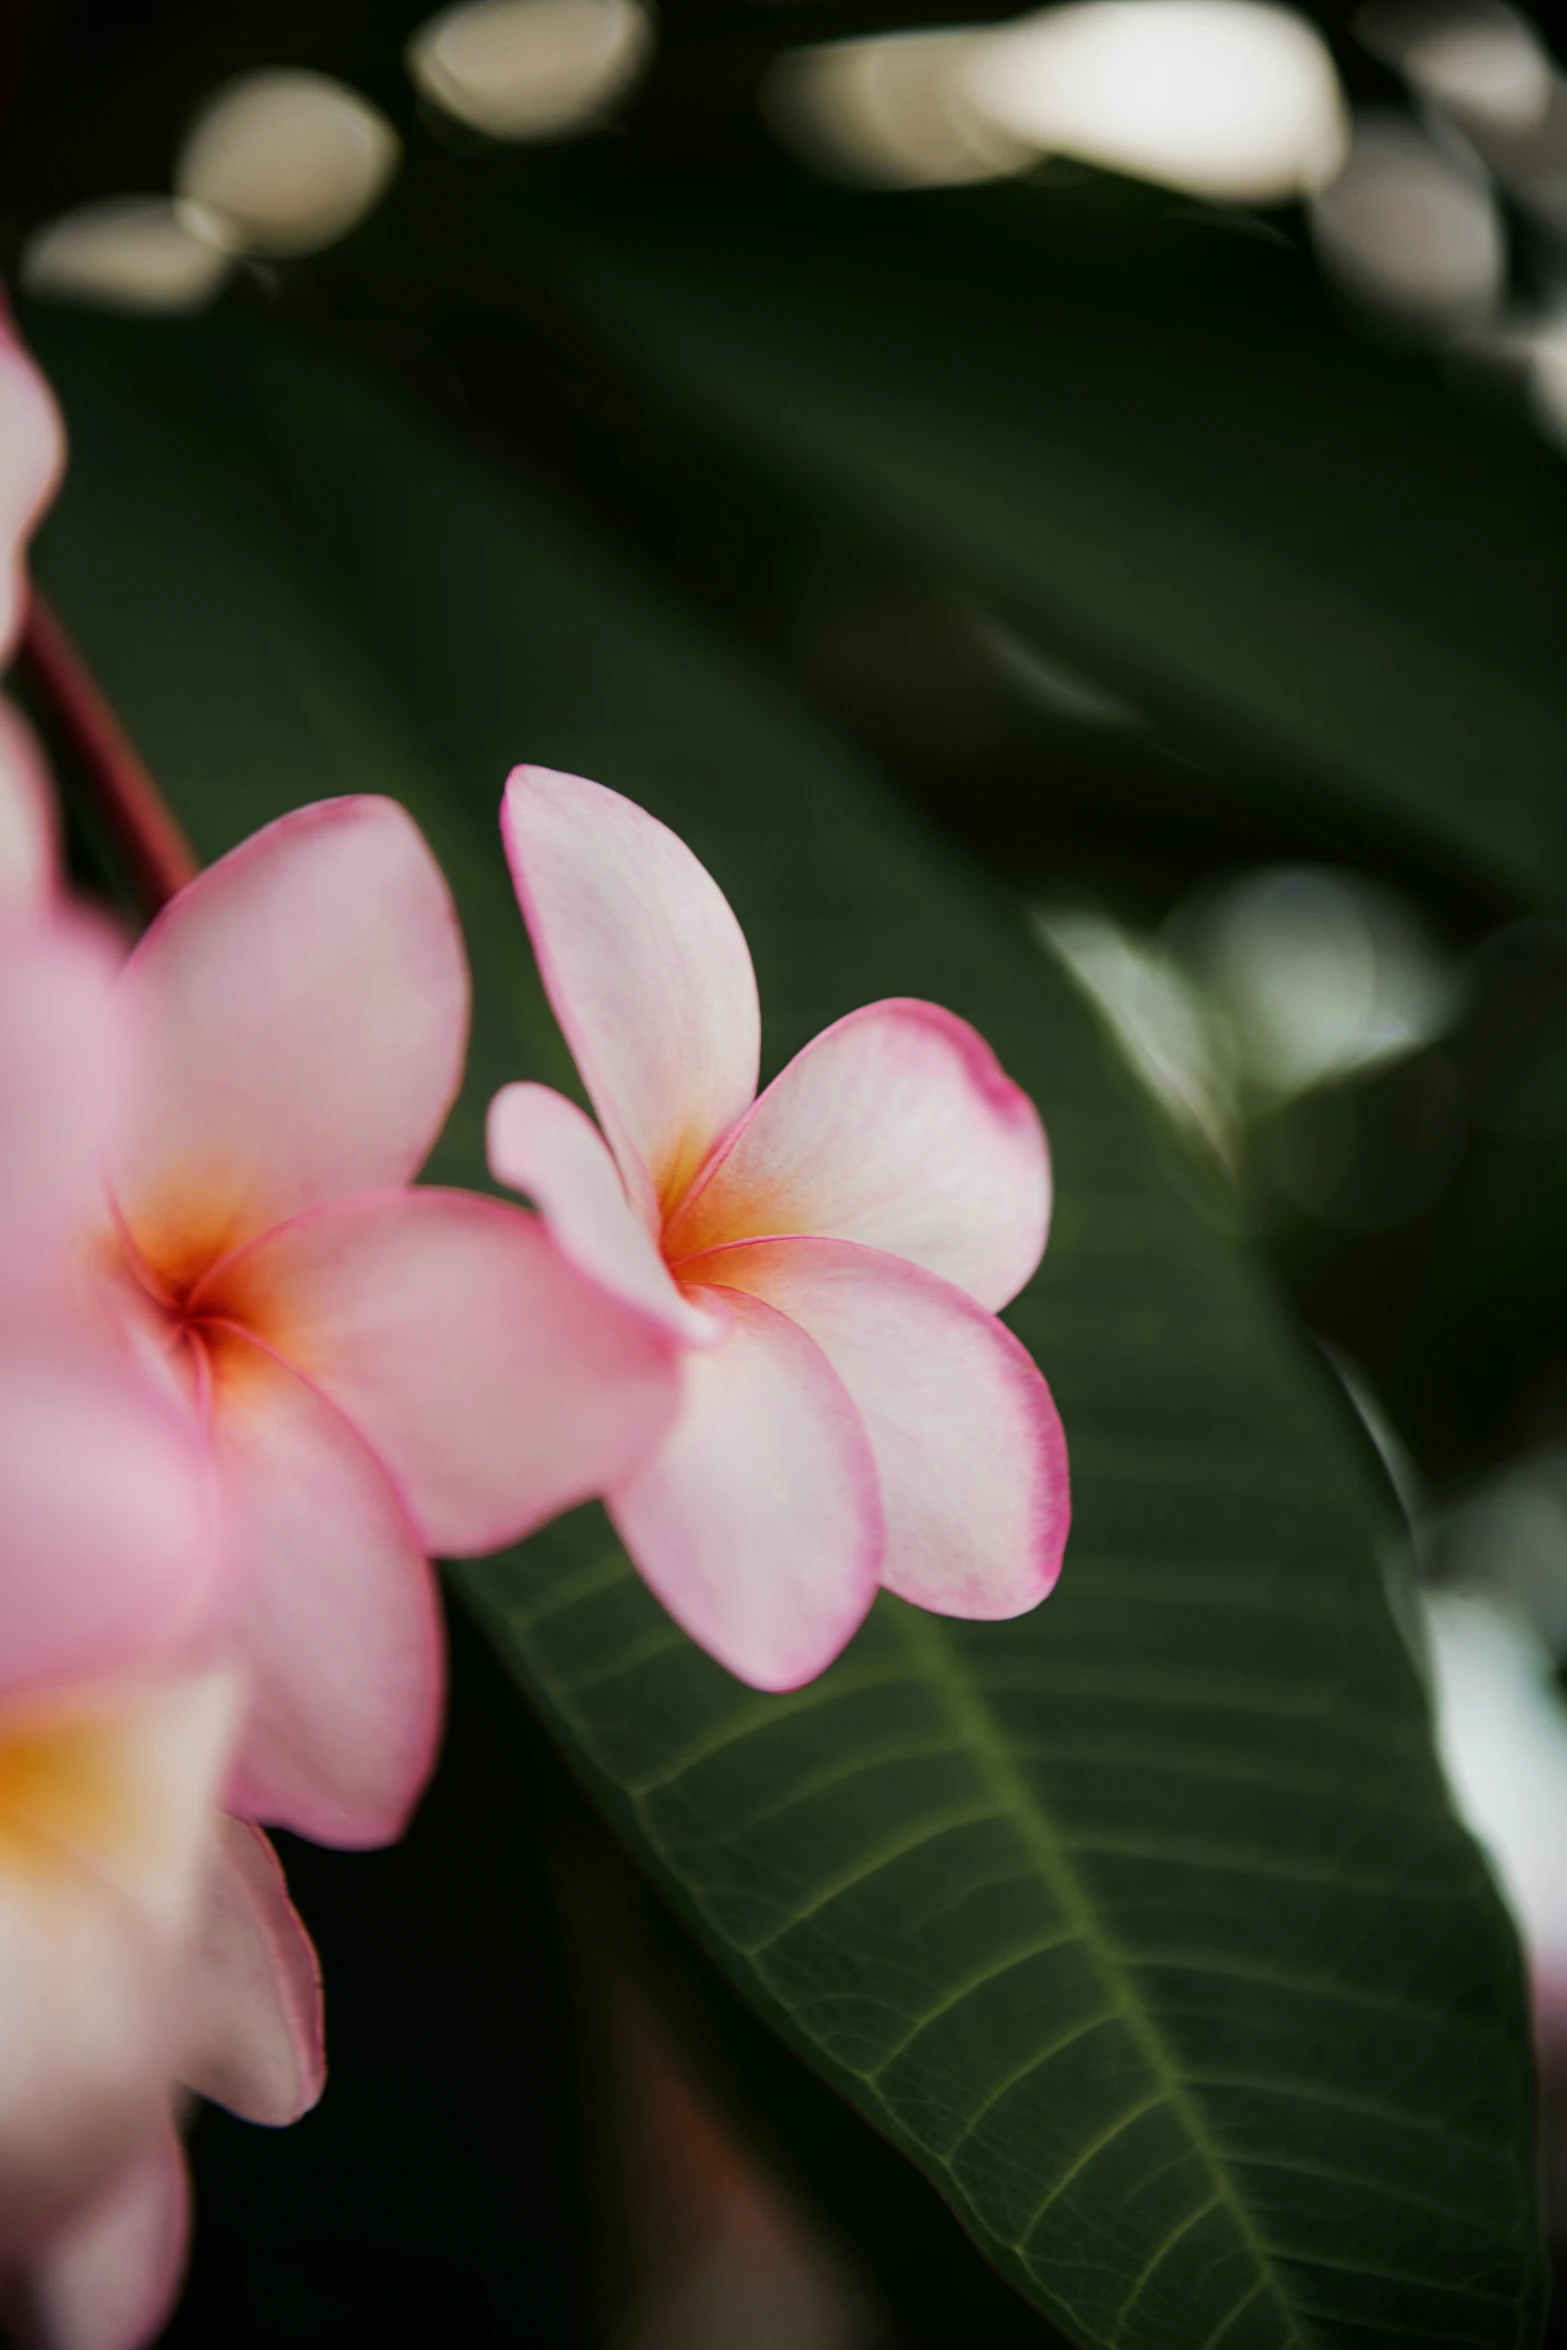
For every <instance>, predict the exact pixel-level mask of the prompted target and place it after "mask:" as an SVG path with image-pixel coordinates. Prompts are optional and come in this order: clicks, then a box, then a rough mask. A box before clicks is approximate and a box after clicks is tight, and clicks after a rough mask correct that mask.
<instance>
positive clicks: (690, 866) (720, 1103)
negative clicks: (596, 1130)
mask: <svg viewBox="0 0 1567 2350" xmlns="http://www.w3.org/2000/svg"><path fill="white" fill-rule="evenodd" d="M501 830H502V834H503V836H504V839H505V843H506V853H507V856H508V858H509V860H510V863H511V873H512V880H513V882H514V883H515V885H516V890H517V897H518V900H519V902H520V904H521V907H522V912H523V919H524V920H525V921H526V923H527V925H528V931H529V935H530V937H531V938H532V940H533V949H534V953H535V954H536V955H537V957H538V962H539V970H540V972H541V973H542V975H543V979H544V985H545V987H546V989H547V990H548V993H549V999H550V1002H551V1004H552V1005H553V1006H554V1009H555V1016H556V1018H557V1019H558V1020H559V1022H560V1024H561V1027H562V1029H563V1030H564V1032H565V1036H566V1041H567V1043H568V1044H569V1045H570V1046H571V1050H572V1054H573V1056H574V1058H575V1060H576V1063H577V1067H578V1068H579V1070H580V1071H581V1072H582V1080H583V1083H584V1084H585V1085H586V1087H587V1089H588V1094H589V1097H590V1099H591V1100H592V1103H593V1106H594V1108H595V1109H596V1110H597V1112H598V1115H599V1121H600V1123H601V1124H602V1126H603V1128H604V1132H605V1134H606V1135H607V1136H608V1138H609V1143H610V1147H611V1148H612V1150H613V1151H614V1153H615V1157H616V1159H617V1160H618V1162H619V1165H620V1170H621V1173H622V1175H623V1176H624V1177H625V1181H626V1189H627V1191H628V1193H629V1194H630V1196H631V1200H632V1204H633V1206H634V1207H635V1208H636V1210H637V1212H638V1214H639V1215H640V1216H641V1217H642V1218H643V1221H644V1222H645V1223H647V1225H648V1227H649V1229H650V1230H652V1231H656V1230H657V1227H658V1215H657V1211H658V1210H660V1209H663V1208H667V1207H668V1206H670V1205H671V1204H672V1203H673V1201H675V1200H676V1199H678V1197H679V1196H680V1193H681V1192H682V1190H683V1189H684V1187H685V1185H686V1184H687V1183H688V1182H689V1181H690V1179H691V1177H692V1176H693V1175H694V1174H695V1172H696V1170H697V1168H698V1167H699V1166H700V1165H701V1163H702V1161H703V1159H704V1158H705V1157H706V1156H707V1154H708V1152H709V1151H710V1150H711V1148H712V1147H713V1145H714V1143H716V1142H717V1141H718V1139H719V1138H720V1136H722V1135H723V1134H724V1133H725V1132H727V1130H728V1128H729V1127H730V1126H731V1125H732V1124H733V1122H734V1120H735V1119H736V1118H738V1117H739V1116H740V1115H741V1113H742V1111H743V1110H744V1109H745V1107H746V1105H747V1103H748V1102H749V1101H750V1100H751V1097H752V1095H753V1094H754V1093H755V1091H756V1077H757V1068H758V1062H759V1054H760V1040H761V1015H760V1011H759V1009H758V1005H757V995H756V977H755V974H754V972H753V971H752V968H751V957H750V954H749V952H748V950H747V947H746V943H745V938H744V935H743V933H742V932H741V929H740V925H739V923H738V922H737V921H736V920H735V917H734V915H733V913H732V912H731V910H730V907H729V904H728V901H727V899H726V898H725V897H724V895H723V892H722V891H721V890H720V889H719V887H718V884H717V883H716V882H715V881H714V880H713V878H712V876H711V874H709V873H708V872H707V871H706V870H705V868H704V867H703V866H702V865H700V864H699V863H698V862H697V859H696V858H695V857H694V856H693V855H692V854H691V851H690V850H689V849H688V848H687V847H686V845H685V843H684V842H683V841H680V840H677V839H676V837H675V835H674V834H673V833H672V832H670V831H669V830H668V829H667V827H666V826H664V825H662V824H660V823H659V822H658V821H657V819H656V818H655V817H652V816H649V815H648V814H647V813H646V812H645V811H644V810H643V809H641V808H638V807H636V806H634V805H633V803H632V802H631V801H630V800H627V799H623V798H622V797H621V795H620V794H619V793H618V792H612V791H606V790H605V789H604V787H603V786H602V785H601V784H596V783H588V782H585V781H584V780H583V779H582V778H581V777H579V776H575V775H558V774H556V773H554V772H553V771H552V770H551V769H548V768H543V767H519V768H517V769H516V770H515V771H514V773H513V774H512V776H511V778H510V780H509V782H508V783H507V786H506V800H505V805H504V808H503V810H502V815H501Z"/></svg>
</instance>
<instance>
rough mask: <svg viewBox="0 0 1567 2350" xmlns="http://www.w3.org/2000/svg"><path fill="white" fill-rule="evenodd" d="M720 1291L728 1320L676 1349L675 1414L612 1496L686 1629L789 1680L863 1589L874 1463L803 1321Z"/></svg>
mask: <svg viewBox="0 0 1567 2350" xmlns="http://www.w3.org/2000/svg"><path fill="white" fill-rule="evenodd" d="M698 1294H699V1300H700V1302H704V1303H705V1302H707V1301H706V1300H705V1299H701V1295H700V1292H699V1293H698ZM720 1302H721V1303H722V1304H726V1305H727V1306H728V1308H729V1310H730V1328H729V1333H728V1336H727V1337H726V1338H725V1339H724V1341H723V1343H722V1345H720V1346H717V1347H714V1348H712V1349H711V1350H710V1351H708V1352H705V1353H693V1354H688V1355H687V1356H686V1357H685V1358H684V1361H683V1364H682V1375H683V1392H682V1400H681V1412H680V1417H679V1420H678V1421H677V1423H676V1425H675V1428H674V1430H673V1432H672V1433H671V1434H670V1435H669V1436H668V1437H667V1438H666V1439H665V1441H664V1443H663V1445H662V1446H661V1447H660V1449H659V1451H658V1452H657V1453H656V1454H654V1456H653V1458H652V1459H651V1460H650V1461H649V1462H648V1464H647V1465H646V1467H644V1468H643V1469H641V1470H640V1471H639V1472H638V1473H637V1474H636V1475H635V1476H634V1477H632V1478H630V1479H629V1480H628V1481H627V1482H626V1483H625V1484H623V1485H621V1486H619V1487H618V1488H617V1489H616V1490H615V1491H614V1492H613V1493H612V1494H611V1495H610V1497H609V1511H610V1515H611V1517H612V1518H613V1519H614V1521H615V1524H616V1526H617V1527H618V1529H619V1531H620V1533H621V1535H622V1537H623V1539H624V1541H625V1543H626V1547H627V1549H628V1550H629V1551H630V1552H631V1554H632V1556H633V1557H634V1558H635V1560H636V1562H637V1565H638V1566H639V1567H640V1569H641V1571H642V1573H643V1575H644V1576H645V1577H646V1578H647V1581H648V1582H649V1584H651V1586H652V1588H653V1590H654V1591H655V1592H656V1593H657V1594H658V1596H659V1598H660V1599H661V1600H662V1601H663V1603H664V1605H665V1606H666V1607H667V1608H668V1610H669V1612H670V1614H671V1615H672V1616H673V1617H674V1619H675V1621H676V1622H677V1623H678V1624H679V1625H680V1626H681V1627H682V1628H683V1629H684V1630H685V1631H687V1632H689V1633H690V1635H691V1637H692V1639H693V1640H696V1641H699V1642H700V1643H701V1645H702V1647H704V1648H705V1649H706V1650H707V1651H708V1653H709V1655H711V1656H715V1657H717V1659H718V1661H719V1663H720V1664H723V1665H727V1667H728V1668H729V1670H730V1672H732V1673H735V1674H737V1675H738V1676H739V1678H740V1679H741V1680H742V1681H749V1682H750V1683H751V1684H752V1686H753V1687H755V1688H758V1689H794V1688H798V1687H799V1686H800V1684H801V1683H802V1682H805V1681H809V1680H810V1679H812V1678H813V1676H814V1675H815V1674H817V1673H819V1672H821V1671H822V1669H823V1668H824V1666H826V1665H827V1664H829V1663H830V1662H831V1661H832V1659H833V1658H834V1657H835V1656H836V1655H837V1653H838V1651H839V1650H840V1649H841V1648H842V1647H843V1645H844V1643H845V1641H847V1640H848V1639H849V1638H850V1636H851V1635H852V1634H853V1632H854V1631H855V1629H856V1627H857V1626H858V1625H859V1623H860V1621H861V1619H862V1618H863V1617H864V1615H865V1612H866V1610H867V1609H868V1608H869V1606H870V1604H871V1601H872V1599H873V1598H874V1597H875V1593H876V1571H877V1564H878V1561H879V1559H880V1556H881V1549H882V1535H883V1528H882V1513H881V1503H880V1498H879V1495H878V1492H877V1485H876V1470H875V1463H874V1460H873V1458H872V1455H871V1450H870V1446H869V1444H868V1442H867V1440H866V1435H865V1430H864V1428H863V1426H862V1425H861V1422H860V1419H859V1415H858V1414H857V1412H856V1411H855V1409H854V1405H853V1403H852V1402H851V1401H850V1399H849V1396H848V1394H847V1392H846V1390H845V1388H844V1386H843V1383H842V1381H841V1380H840V1379H839V1378H838V1376H837V1374H836V1372H835V1371H834V1370H833V1369H832V1367H831V1365H830V1364H829V1363H828V1361H827V1358H826V1356H825V1355H824V1354H823V1353H822V1351H821V1349H820V1348H819V1347H818V1346H816V1345H815V1344H814V1342H813V1341H812V1340H811V1339H810V1338H808V1337H807V1336H806V1334H805V1332H804V1331H803V1330H802V1329H800V1328H798V1327H797V1326H796V1325H795V1324H794V1323H793V1322H791V1321H789V1320H787V1319H786V1318H785V1316H784V1315H782V1314H780V1313H777V1312H776V1311H775V1310H774V1309H773V1308H772V1307H771V1306H770V1305H766V1304H764V1303H762V1302H761V1301H760V1300H759V1299H757V1298H755V1297H751V1296H747V1295H745V1294H744V1293H742V1292H740V1291H738V1290H731V1291H728V1292H726V1293H724V1296H723V1298H722V1300H721V1301H720Z"/></svg>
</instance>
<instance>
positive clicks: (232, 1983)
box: [178, 1814, 326, 2129]
mask: <svg viewBox="0 0 1567 2350" xmlns="http://www.w3.org/2000/svg"><path fill="white" fill-rule="evenodd" d="M178 2071H179V2077H180V2079H181V2080H182V2081H183V2082H184V2084H185V2086H186V2087H187V2088H189V2089H194V2090H195V2091H196V2092H197V2094H198V2095H199V2096H202V2097H207V2098H210V2099H211V2100H212V2102H213V2104H215V2105H222V2106H226V2107H227V2108H228V2110H229V2112H230V2113H237V2114H239V2115H241V2116H242V2118H243V2119H244V2120H246V2121H251V2122H260V2123H263V2124H264V2125H265V2126H266V2127H268V2128H269V2129H282V2128H284V2127H285V2126H286V2125H287V2124H288V2123H290V2122H295V2121H298V2119H299V2117H300V2115H301V2114H304V2113H308V2112H309V2111H310V2109H311V2107H312V2106H313V2105H314V2104H315V2103H316V2101H317V2099H318V2098H319V2097H320V2095H321V2091H322V2088H323V2086H324V2085H325V2081H326V2044H325V2036H324V2029H323V2017H322V1999H321V1965H320V1961H319V1960H318V1959H317V1957H316V1953H315V1946H314V1944H313V1943H312V1942H311V1939H310V1936H309V1935H308V1934H307V1933H306V1931H305V1927H304V1923H303V1921H302V1919H301V1918H300V1915H299V1912H298V1911H297V1910H296V1909H295V1907H294V1905H293V1903H292V1902H291V1901H290V1899H289V1897H288V1886H287V1884H286V1883H285V1882H284V1877H283V1870H282V1866H281V1864H280V1862H279V1860H278V1856H277V1854H276V1852H274V1850H273V1848H272V1845H271V1842H270V1840H269V1839H268V1838H267V1837H266V1836H264V1835H263V1834H262V1832H261V1830H260V1829H259V1828H258V1827H256V1826H254V1825H253V1823H252V1822H251V1821H249V1820H237V1819H233V1818H231V1817H230V1816H229V1815H227V1814H225V1815H224V1817H223V1819H222V1821H221V1822H220V1826H219V1837H218V1845H217V1850H216V1852H215V1854H214V1856H213V1863H212V1867H211V1869H210V1871H209V1874H208V1879H207V1889H206V1900H205V1903H204V1906H203V1910H202V1915H201V1921H200V1925H199V1927H198V1930H197V1936H196V1941H195V1946H194V1949H193V1951H192V1954H191V1961H190V1994H189V2013H188V2024H187V2031H186V2039H185V2047H184V2052H183V2054H182V2056H181V2058H180V2061H179V2067H178Z"/></svg>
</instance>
